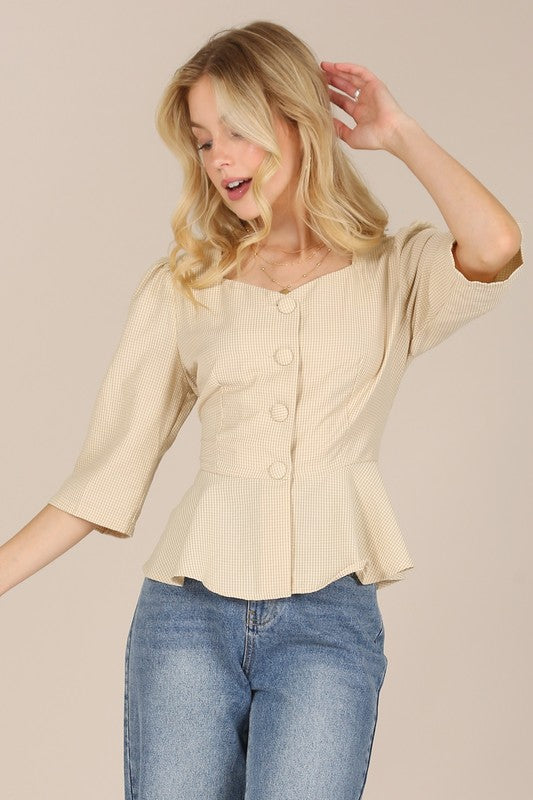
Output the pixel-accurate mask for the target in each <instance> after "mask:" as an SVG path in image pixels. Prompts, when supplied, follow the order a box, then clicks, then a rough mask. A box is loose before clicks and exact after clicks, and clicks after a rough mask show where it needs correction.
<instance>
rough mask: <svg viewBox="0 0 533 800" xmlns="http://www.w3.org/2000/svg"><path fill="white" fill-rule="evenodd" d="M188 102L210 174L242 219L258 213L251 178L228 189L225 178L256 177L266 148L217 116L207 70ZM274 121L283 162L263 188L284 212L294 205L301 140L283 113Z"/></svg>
mask: <svg viewBox="0 0 533 800" xmlns="http://www.w3.org/2000/svg"><path fill="white" fill-rule="evenodd" d="M188 102H189V115H190V119H191V124H192V132H193V135H194V137H195V139H196V144H197V147H198V148H199V152H200V159H201V162H202V164H203V166H204V168H205V171H206V173H207V176H208V178H209V179H210V180H211V182H212V183H213V185H214V186H215V188H216V189H217V191H218V192H219V193H220V195H221V197H222V198H223V200H224V202H225V203H226V205H227V206H228V207H229V208H231V210H232V211H234V212H235V214H237V216H238V217H239V218H240V219H243V220H250V219H254V218H255V217H257V216H259V209H258V207H257V205H256V203H255V201H254V197H253V193H252V190H251V183H248V184H246V185H244V186H242V187H241V188H240V189H237V190H235V191H233V192H231V191H230V190H228V189H226V186H225V183H224V181H228V180H231V179H232V178H246V179H252V180H253V178H254V175H255V173H256V172H257V169H258V168H259V165H260V164H261V162H262V160H263V158H264V157H265V152H266V151H265V150H264V149H263V148H262V147H259V146H258V145H256V144H254V143H253V142H249V141H247V140H246V139H244V138H242V137H241V136H239V135H238V134H237V133H235V132H233V131H231V130H229V129H228V128H227V127H226V125H225V123H224V122H223V121H222V120H221V119H220V118H219V116H218V111H217V107H216V100H215V95H214V92H213V87H212V83H211V78H210V77H209V75H202V77H201V78H199V79H198V81H197V82H196V83H195V84H194V86H192V87H191V89H190V90H189V99H188ZM275 123H276V136H277V139H278V142H279V146H280V149H281V155H282V162H281V165H280V167H279V168H278V169H277V171H276V173H275V174H274V175H273V176H272V177H271V178H270V179H269V180H268V181H266V183H265V185H264V192H265V195H266V197H267V199H268V201H269V202H270V204H271V206H272V211H273V213H274V214H275V213H280V214H283V213H284V209H286V208H288V207H290V204H291V202H292V197H293V194H294V189H295V186H296V182H297V176H298V170H299V165H300V160H301V156H300V143H299V139H298V134H297V131H296V129H293V128H291V127H290V126H288V125H286V124H285V123H284V121H283V120H281V119H279V118H276V120H275Z"/></svg>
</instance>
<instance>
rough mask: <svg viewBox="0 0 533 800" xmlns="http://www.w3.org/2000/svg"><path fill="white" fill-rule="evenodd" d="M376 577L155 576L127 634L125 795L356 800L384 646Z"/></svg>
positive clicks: (177, 799) (139, 798)
mask: <svg viewBox="0 0 533 800" xmlns="http://www.w3.org/2000/svg"><path fill="white" fill-rule="evenodd" d="M376 595H377V590H376V585H375V584H373V583H370V584H362V583H360V581H359V580H358V579H357V577H356V576H355V575H353V574H351V575H345V576H344V577H342V578H340V579H338V580H336V581H333V582H332V583H330V584H328V585H327V586H325V587H323V588H322V589H319V590H318V591H315V592H310V593H305V594H293V595H291V596H290V597H282V598H276V599H269V600H246V599H243V598H237V597H226V596H223V595H220V594H216V593H215V592H212V591H210V590H209V589H207V588H206V587H205V586H204V584H203V583H202V582H201V581H198V580H195V579H193V578H185V583H184V585H183V586H177V585H176V586H174V585H170V584H167V583H162V582H160V581H155V580H152V579H151V578H146V577H145V578H144V582H143V584H142V588H141V591H140V595H139V598H138V601H137V605H136V608H135V611H134V614H133V619H132V623H131V628H130V631H129V634H128V640H127V645H126V664H125V666H126V671H125V692H124V778H125V796H126V800H359V798H360V797H361V796H362V793H363V788H364V785H365V782H366V777H367V771H368V765H369V762H370V754H371V750H372V743H373V739H374V732H375V727H376V722H377V714H378V700H379V693H380V690H381V686H382V683H383V680H384V678H385V672H386V669H387V658H386V656H385V654H384V652H383V646H384V629H383V620H382V617H381V613H380V610H379V607H378V603H377V597H376Z"/></svg>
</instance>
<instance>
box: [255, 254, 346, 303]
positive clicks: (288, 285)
mask: <svg viewBox="0 0 533 800" xmlns="http://www.w3.org/2000/svg"><path fill="white" fill-rule="evenodd" d="M323 246H324V245H322V247H323ZM328 253H331V247H328V249H327V251H326V254H325V255H324V256H323V258H321V259H319V261H317V263H316V264H315V266H314V267H312V269H310V270H308V271H307V272H304V274H303V275H300V278H306V277H307V276H308V275H310V274H311V272H313V271H314V270H315V269H316V268H317V267H319V266H320V264H322V262H323V261H324V259H325V258H326V256H327V255H328ZM257 255H258V252H257V247H256V248H255V253H254V258H255V257H256V256H257ZM259 258H262V256H259ZM262 260H263V261H264V262H265V263H266V264H272V262H270V261H267V260H266V259H264V258H263V259H262ZM272 266H289V265H288V264H280V263H278V264H272ZM260 269H262V270H263V272H264V273H265V275H266V276H267V277H268V278H270V280H271V281H273V282H274V283H277V284H278V286H283V284H281V283H280V282H279V281H277V280H276V279H275V278H273V277H272V275H269V274H268V272H267V271H266V269H265V268H264V267H260ZM292 286H293V284H292V283H288V284H287V285H286V286H283V288H282V289H280V293H281V294H288V293H289V292H290V291H291V289H292Z"/></svg>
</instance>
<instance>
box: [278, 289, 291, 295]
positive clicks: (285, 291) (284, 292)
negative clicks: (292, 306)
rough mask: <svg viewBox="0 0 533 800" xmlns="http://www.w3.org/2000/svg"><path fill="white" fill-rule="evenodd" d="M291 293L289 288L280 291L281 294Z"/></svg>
mask: <svg viewBox="0 0 533 800" xmlns="http://www.w3.org/2000/svg"><path fill="white" fill-rule="evenodd" d="M289 292H290V289H287V287H285V289H280V290H279V293H280V294H289Z"/></svg>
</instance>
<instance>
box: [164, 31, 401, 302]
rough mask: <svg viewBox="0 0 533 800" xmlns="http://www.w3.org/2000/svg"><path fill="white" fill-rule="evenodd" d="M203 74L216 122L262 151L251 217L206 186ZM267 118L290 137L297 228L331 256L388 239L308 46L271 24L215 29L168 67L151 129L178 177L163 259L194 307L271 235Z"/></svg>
mask: <svg viewBox="0 0 533 800" xmlns="http://www.w3.org/2000/svg"><path fill="white" fill-rule="evenodd" d="M206 74H207V75H209V76H210V78H211V81H212V85H213V90H214V93H215V97H216V101H217V108H218V112H219V114H220V116H221V118H223V119H224V121H225V122H226V124H228V125H230V126H231V128H232V130H234V131H236V132H238V133H239V134H241V135H242V136H244V137H245V138H246V139H248V140H249V141H252V142H254V143H255V144H257V145H258V146H259V147H261V148H263V149H264V150H265V151H266V152H265V157H264V159H263V161H262V162H261V164H260V166H259V169H258V170H257V172H256V173H255V175H254V180H253V182H252V191H253V196H254V199H255V202H256V204H257V206H258V208H259V210H260V215H259V216H258V217H257V218H256V219H253V220H250V221H245V220H241V219H240V218H239V217H238V216H237V215H236V214H235V213H234V212H233V211H232V210H231V209H230V208H228V207H227V206H226V204H225V203H224V201H223V198H222V197H221V195H220V193H219V192H218V190H217V189H216V187H215V186H214V185H213V183H212V182H211V181H210V180H209V178H208V176H207V174H206V171H205V169H204V167H203V164H202V162H201V157H200V152H199V150H198V149H197V144H196V142H195V139H194V135H193V132H192V129H191V119H190V116H189V107H188V102H187V101H188V93H189V90H190V88H191V87H192V86H193V85H194V84H195V83H196V81H197V80H198V79H199V78H200V77H201V76H203V75H206ZM274 115H277V116H278V118H279V117H280V118H282V119H283V120H284V121H285V122H286V123H288V124H289V125H292V126H296V127H297V130H298V132H299V137H300V143H301V151H302V166H301V169H300V174H299V179H298V185H297V190H296V192H297V200H298V201H299V202H300V201H302V200H303V203H304V207H305V208H306V209H307V214H308V218H307V219H306V224H307V225H308V227H309V228H310V229H311V230H312V231H314V233H315V234H316V236H317V237H318V239H319V240H321V241H322V242H323V243H324V244H326V245H327V246H329V247H331V248H332V249H334V250H343V251H346V252H348V253H355V254H364V253H367V252H369V251H370V250H372V249H374V247H376V245H379V244H382V243H383V241H384V240H385V239H386V238H387V237H386V235H385V228H386V226H387V223H388V214H387V211H386V210H385V208H384V207H383V206H382V205H381V203H380V202H379V201H378V200H377V199H376V198H375V197H374V196H373V195H372V194H371V192H370V191H369V189H368V188H367V187H366V185H365V183H364V181H363V179H362V178H361V177H360V175H359V173H358V172H357V170H356V168H355V167H354V165H353V164H352V162H351V161H350V159H349V158H348V156H347V155H346V154H345V153H344V152H343V151H342V149H341V147H340V140H339V138H338V136H337V133H336V131H335V127H334V124H333V117H332V113H331V105H330V98H329V93H328V90H327V87H326V85H325V82H324V80H323V77H322V70H321V69H320V66H319V64H318V62H317V60H316V58H315V56H314V55H313V53H312V51H311V50H310V48H309V47H308V46H307V45H306V44H305V43H304V42H303V41H302V40H301V39H299V38H298V37H297V36H295V35H294V34H293V33H291V32H290V31H288V30H287V29H286V28H284V27H283V26H281V25H278V24H276V23H273V22H268V21H261V20H260V21H255V22H252V23H250V24H248V25H245V26H244V27H240V28H226V29H223V30H221V31H218V32H217V33H215V34H213V35H212V36H211V37H210V38H209V39H208V41H207V42H206V44H205V45H204V46H203V47H202V48H200V50H198V52H197V53H195V54H194V55H193V56H192V58H190V59H189V60H188V61H187V62H186V63H185V64H184V65H183V66H181V67H179V69H177V70H176V72H175V73H174V75H173V77H172V79H171V81H170V83H169V84H168V86H167V88H166V89H165V91H164V94H163V96H162V98H161V100H160V101H159V104H158V106H157V111H156V128H157V131H158V133H159V135H160V136H161V138H162V139H163V141H164V142H165V143H166V145H167V146H168V147H169V149H170V150H171V151H172V152H173V153H174V154H175V155H176V156H177V158H178V160H179V161H180V163H181V165H182V167H183V172H184V182H183V190H182V194H181V198H180V199H179V202H178V205H177V207H176V209H175V211H174V213H173V215H172V218H171V227H172V231H173V234H174V242H173V244H172V249H171V252H170V254H169V255H168V256H167V258H166V259H163V260H164V261H167V262H168V263H169V265H170V268H171V271H172V275H173V279H174V281H175V283H176V286H177V288H178V289H180V290H181V291H182V292H184V293H185V295H186V296H188V297H189V298H190V299H191V300H192V301H193V303H194V304H195V305H197V304H198V301H197V299H196V298H195V296H194V294H193V292H192V291H191V290H192V289H204V288H207V287H209V286H213V285H214V284H216V283H219V282H220V281H221V280H222V278H223V277H224V276H225V275H226V273H227V272H229V271H230V270H231V269H232V268H233V267H235V269H236V272H237V275H239V274H240V269H241V265H242V263H243V259H244V257H245V254H247V253H248V249H249V248H250V247H255V246H256V245H257V244H259V243H260V242H262V241H263V240H264V239H266V237H267V236H268V234H269V233H270V230H271V223H272V210H271V206H270V204H269V203H268V201H267V199H266V198H265V195H264V193H263V185H264V183H265V181H267V180H269V178H271V177H272V175H274V173H275V172H276V171H277V169H278V167H279V166H280V164H281V153H280V149H279V145H278V141H277V138H276V133H275V128H274ZM195 225H196V226H197V228H196V231H195V229H194V226H195ZM248 254H249V253H248ZM200 305H203V303H200Z"/></svg>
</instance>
